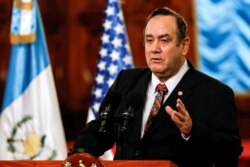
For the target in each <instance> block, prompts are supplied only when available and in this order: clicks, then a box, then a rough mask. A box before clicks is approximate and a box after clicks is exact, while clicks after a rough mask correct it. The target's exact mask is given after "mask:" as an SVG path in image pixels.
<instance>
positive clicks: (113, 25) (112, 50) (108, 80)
mask: <svg viewBox="0 0 250 167" xmlns="http://www.w3.org/2000/svg"><path fill="white" fill-rule="evenodd" d="M119 2H120V0H106V1H105V12H104V22H103V32H102V37H101V47H100V51H99V59H98V64H97V70H96V79H95V84H94V86H93V89H92V98H91V105H90V107H89V112H88V118H87V122H89V121H91V120H93V119H95V118H96V117H97V115H98V112H99V108H100V104H101V102H102V100H103V98H104V97H105V95H106V93H107V91H108V89H109V87H110V86H111V85H112V84H113V82H114V80H115V78H116V76H117V75H118V73H119V72H120V71H121V70H122V69H127V68H132V67H133V66H134V65H133V60H132V55H131V51H130V47H129V42H128V37H127V33H126V26H125V22H124V17H123V13H122V9H121V6H120V3H119ZM113 151H114V150H113ZM113 151H112V150H109V151H106V152H105V154H104V155H103V156H102V159H106V160H112V159H113V157H114V153H113Z"/></svg>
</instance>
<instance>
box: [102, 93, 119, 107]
mask: <svg viewBox="0 0 250 167" xmlns="http://www.w3.org/2000/svg"><path fill="white" fill-rule="evenodd" d="M120 101H121V95H120V94H119V93H117V92H115V91H110V92H108V93H107V95H106V98H105V100H104V106H107V105H109V104H110V105H112V106H113V107H117V106H118V105H119V103H120Z"/></svg>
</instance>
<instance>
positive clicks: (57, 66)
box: [0, 0, 250, 141]
mask: <svg viewBox="0 0 250 167" xmlns="http://www.w3.org/2000/svg"><path fill="white" fill-rule="evenodd" d="M200 1H201V0H200ZM120 2H121V6H122V10H123V14H124V19H125V23H126V28H127V34H128V39H129V43H130V47H131V52H132V55H133V60H134V65H135V66H136V67H139V66H145V65H146V63H145V59H144V49H143V45H142V43H143V38H142V30H143V27H144V23H145V19H146V17H147V16H148V15H149V13H150V12H151V11H152V10H153V9H155V8H157V7H162V6H168V7H170V8H173V9H174V10H176V11H177V12H179V13H180V14H181V15H183V16H184V18H185V19H186V21H187V23H188V25H189V35H190V37H191V47H190V50H189V54H188V58H189V59H190V60H191V61H192V63H193V64H194V65H195V66H196V67H197V68H198V69H204V70H205V69H206V67H204V66H205V65H206V64H208V63H206V62H205V60H206V59H201V54H200V51H201V50H202V48H198V47H199V45H200V44H202V41H201V39H204V36H200V35H199V34H198V32H199V31H200V32H202V29H200V28H199V27H198V25H199V24H201V23H198V21H199V19H200V21H204V19H205V18H206V17H204V19H203V20H202V15H201V16H200V18H198V17H197V15H198V14H197V12H199V11H200V10H201V11H202V10H205V9H206V8H204V9H203V8H201V9H199V10H198V9H197V8H196V7H197V6H196V5H197V2H196V1H195V0H185V1H181V0H180V1H176V0H133V1H131V0H121V1H120ZM234 2H238V1H234ZM243 2H244V3H246V4H247V5H249V4H250V2H249V1H243ZM12 3H13V2H12V1H11V0H0V105H2V99H3V93H4V88H5V81H6V77H7V71H8V64H9V56H10V47H11V45H10V42H9V33H10V21H11V10H12ZM214 3H215V4H216V3H217V5H218V9H217V7H216V6H214V7H215V8H213V9H208V11H210V12H213V11H214V12H216V13H214V14H213V15H212V16H211V17H209V19H208V21H209V20H210V21H214V20H216V18H217V17H219V16H223V15H225V14H228V13H230V10H229V9H231V8H228V6H225V7H226V9H227V10H228V13H227V11H222V10H220V9H219V7H221V4H222V3H220V1H214ZM200 5H201V4H200ZM227 5H228V4H227ZM39 6H40V11H41V15H42V19H43V24H44V29H45V34H46V39H47V45H48V49H49V56H50V60H51V65H52V69H53V75H54V80H55V84H56V91H57V96H58V100H59V105H60V110H61V116H62V121H63V126H64V130H65V135H66V139H67V141H72V140H75V138H76V136H77V135H78V133H79V132H80V130H81V129H82V128H83V127H84V126H85V122H86V118H87V114H88V108H89V105H90V99H91V90H92V86H93V84H94V81H95V76H96V65H97V58H98V52H99V47H100V43H101V40H100V37H101V31H102V21H103V12H104V0H39ZM248 9H249V8H248ZM220 12H221V13H220ZM248 13H249V12H248ZM242 16H244V17H245V20H246V23H248V26H249V24H250V20H249V18H250V17H249V14H247V15H242ZM247 19H248V20H247ZM247 21H248V22H247ZM221 24H224V23H223V22H222V23H219V24H218V26H219V25H221ZM237 26H240V25H239V24H237V23H236V25H234V26H231V27H230V25H229V29H235V28H236V27H237ZM206 28H207V27H205V30H204V31H206ZM217 28H218V27H217ZM227 28H228V27H227ZM215 29H216V28H215ZM246 31H247V32H249V31H250V30H249V29H248V30H246ZM249 34H250V33H248V37H246V36H245V38H248V39H246V40H247V41H248V42H246V43H245V45H244V46H246V47H248V48H250V42H249V41H250V40H249ZM217 35H218V34H216V33H211V36H208V37H211V38H213V39H214V40H215V41H216V40H218V39H220V38H221V37H219V36H217ZM224 35H225V34H224ZM226 40H230V39H226ZM215 44H216V43H213V45H215ZM248 51H249V50H245V53H244V54H245V55H247V58H245V59H242V61H243V62H245V63H246V64H245V67H244V68H245V70H246V71H247V70H249V67H250V64H249V60H250V53H249V52H248ZM230 53H232V52H230ZM214 56H216V54H214ZM231 62H232V61H231ZM232 63H233V64H235V62H232ZM215 66H216V64H213V65H212V67H215ZM223 67H224V66H223ZM226 69H228V70H229V69H230V70H236V69H235V68H233V69H232V66H230V65H226V66H225V69H224V68H223V69H222V72H223V71H224V72H225V75H227V74H226V73H227V71H226ZM208 73H209V71H208ZM246 73H247V75H246V76H245V80H246V81H249V79H250V72H249V71H247V72H246ZM210 74H211V75H213V73H210ZM220 75H221V74H220ZM227 76H228V75H227ZM214 77H217V78H218V79H220V78H219V77H218V76H217V74H214ZM233 77H236V76H233ZM222 79H223V78H222ZM225 80H226V79H225ZM249 83H250V82H249ZM249 83H245V84H244V85H245V86H244V87H243V88H242V89H239V91H238V90H237V89H234V90H235V93H236V103H237V109H238V117H239V127H240V133H241V136H242V138H243V139H250V133H249V132H250V126H249V122H250V93H249V92H250V89H249V87H248V84H249ZM229 85H230V82H229Z"/></svg>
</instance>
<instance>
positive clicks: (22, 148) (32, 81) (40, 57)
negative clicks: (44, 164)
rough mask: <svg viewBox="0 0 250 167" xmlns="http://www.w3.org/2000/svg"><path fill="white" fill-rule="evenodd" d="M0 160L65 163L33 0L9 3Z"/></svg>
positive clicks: (0, 120) (46, 57)
mask: <svg viewBox="0 0 250 167" xmlns="http://www.w3.org/2000/svg"><path fill="white" fill-rule="evenodd" d="M11 44H12V48H11V55H10V63H9V70H8V77H7V82H6V86H5V92H4V100H3V106H2V110H1V113H0V114H1V115H0V136H1V137H0V159H5V160H48V159H65V158H66V155H67V154H66V153H67V149H66V142H65V136H64V130H63V125H62V122H61V116H60V110H59V105H58V100H57V95H56V90H55V85H54V80H53V75H52V69H51V64H50V61H49V57H48V50H47V46H46V40H45V35H44V30H43V25H42V20H41V16H40V12H39V8H38V4H37V0H18V1H16V0H14V3H13V10H12V20H11Z"/></svg>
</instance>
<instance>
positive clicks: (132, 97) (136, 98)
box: [120, 91, 143, 132]
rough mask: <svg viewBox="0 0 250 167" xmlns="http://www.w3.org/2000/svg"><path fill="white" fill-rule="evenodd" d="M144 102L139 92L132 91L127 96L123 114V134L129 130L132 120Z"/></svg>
mask: <svg viewBox="0 0 250 167" xmlns="http://www.w3.org/2000/svg"><path fill="white" fill-rule="evenodd" d="M142 102H143V98H142V95H141V94H140V93H139V92H137V91H132V92H130V93H129V94H128V95H127V99H126V103H125V111H124V112H123V113H122V124H121V129H120V131H121V132H125V131H126V130H127V127H128V124H129V122H130V120H131V119H132V118H134V112H135V111H136V110H138V109H139V108H140V107H141V105H142Z"/></svg>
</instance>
